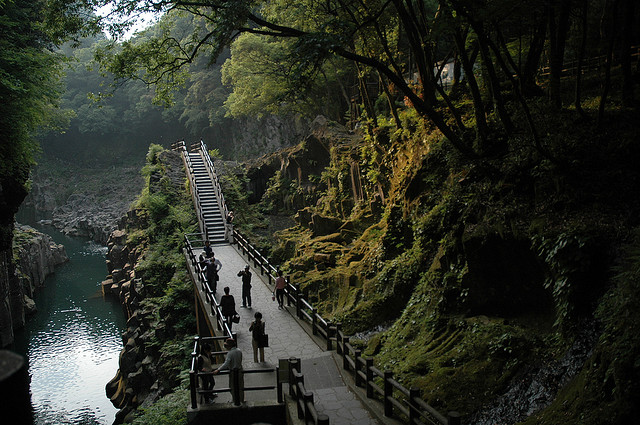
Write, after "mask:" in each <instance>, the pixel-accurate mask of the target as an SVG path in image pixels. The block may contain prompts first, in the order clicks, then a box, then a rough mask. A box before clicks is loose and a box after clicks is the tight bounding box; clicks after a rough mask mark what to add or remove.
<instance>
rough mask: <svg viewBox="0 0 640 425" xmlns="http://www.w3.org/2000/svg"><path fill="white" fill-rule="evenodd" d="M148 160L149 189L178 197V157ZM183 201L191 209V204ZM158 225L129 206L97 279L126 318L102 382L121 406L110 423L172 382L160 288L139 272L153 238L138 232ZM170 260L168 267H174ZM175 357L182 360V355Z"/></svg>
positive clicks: (181, 187)
mask: <svg viewBox="0 0 640 425" xmlns="http://www.w3.org/2000/svg"><path fill="white" fill-rule="evenodd" d="M153 164H154V165H155V166H156V167H157V170H156V171H153V172H151V175H150V176H149V186H150V187H149V193H151V194H160V193H161V192H162V191H163V190H165V189H167V187H169V186H171V187H172V188H174V190H175V191H176V192H175V193H172V194H171V195H169V194H166V193H165V194H166V196H167V198H170V199H172V200H173V201H175V200H176V198H178V197H179V196H178V195H177V192H178V191H179V192H184V191H185V186H184V179H185V178H184V176H185V175H184V170H183V169H182V159H181V157H180V155H179V154H178V153H176V152H169V151H165V152H162V153H161V154H159V155H158V158H157V159H156V160H154V162H153ZM169 182H170V183H169ZM185 197H186V194H185ZM189 201H190V200H189ZM183 202H184V201H183ZM187 205H188V207H189V208H190V207H191V203H190V202H189V203H188V204H187ZM154 217H155V219H154ZM159 225H160V223H159V222H158V217H157V216H154V215H153V213H152V212H151V213H150V212H149V211H148V210H147V209H137V208H134V209H131V210H129V211H128V212H127V214H126V216H125V217H124V218H122V219H121V220H120V221H119V222H118V228H117V229H116V230H115V231H113V232H112V233H111V235H110V236H109V240H108V242H107V247H108V253H107V269H108V271H109V275H108V277H107V279H106V280H105V281H104V282H103V283H102V289H103V293H104V294H105V295H106V296H113V297H116V298H117V299H118V300H119V302H120V304H121V305H122V309H123V312H124V314H125V318H126V319H127V328H126V330H125V331H124V332H123V333H122V338H123V349H122V351H121V353H120V359H119V369H118V371H117V373H116V375H115V376H114V378H113V379H112V380H111V381H110V382H109V383H108V384H107V386H106V394H107V397H109V399H110V400H111V402H112V403H113V405H114V406H115V407H117V408H119V409H120V410H119V412H118V413H117V414H116V420H115V423H122V422H124V421H129V420H130V419H131V418H132V415H133V412H134V410H135V409H136V408H137V407H138V406H148V405H149V404H150V403H152V402H153V401H154V400H156V399H157V398H158V397H159V396H160V395H162V394H164V393H166V392H167V390H168V388H171V387H172V385H175V384H172V383H168V382H166V379H165V378H163V376H164V375H163V373H162V369H163V368H165V367H166V366H167V360H166V353H162V354H161V353H160V350H161V348H162V343H163V342H164V341H165V340H166V339H167V336H166V335H167V334H169V333H171V332H172V330H171V329H170V327H171V326H170V325H165V323H164V320H166V317H165V315H163V313H162V312H159V310H158V309H159V306H158V305H157V304H156V301H154V297H157V296H158V293H159V292H161V290H160V289H159V288H158V282H157V281H154V280H153V279H152V278H150V277H149V276H148V275H144V271H140V270H141V269H144V266H143V265H141V263H143V262H144V260H147V259H148V257H151V256H153V254H150V253H149V252H148V251H149V250H151V251H152V250H153V249H152V248H150V247H149V245H150V244H152V242H149V240H147V239H146V238H145V237H143V236H141V234H142V233H145V232H146V231H148V229H149V228H150V227H153V228H155V229H156V230H157V227H158V226H159ZM170 227H172V228H174V227H175V224H173V222H172V224H171V226H170ZM156 236H157V235H154V236H153V237H152V238H151V239H153V238H155V237H156ZM173 263H174V262H173V261H172V262H171V264H170V265H171V266H173V265H174V264H173ZM166 274H168V275H169V278H170V277H171V273H170V272H169V271H168V270H164V273H163V275H166ZM156 280H157V279H156ZM180 356H181V360H183V359H182V353H180ZM174 378H175V377H174ZM172 379H173V378H172Z"/></svg>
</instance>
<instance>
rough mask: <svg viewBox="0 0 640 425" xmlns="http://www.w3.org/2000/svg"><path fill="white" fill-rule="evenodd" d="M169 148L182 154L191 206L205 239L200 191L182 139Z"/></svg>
mask: <svg viewBox="0 0 640 425" xmlns="http://www.w3.org/2000/svg"><path fill="white" fill-rule="evenodd" d="M171 149H173V150H176V151H179V152H180V154H181V156H182V162H183V163H184V167H185V170H186V172H187V178H188V179H189V190H190V191H191V198H192V199H193V206H194V207H195V210H196V215H197V216H198V224H199V226H200V231H201V232H202V233H204V235H205V239H208V238H209V235H208V231H207V226H206V225H205V221H204V212H203V210H202V206H201V205H200V193H199V191H198V186H197V185H196V180H195V173H194V170H193V165H192V163H191V158H189V155H187V148H186V145H185V142H184V141H179V142H176V143H174V144H173V145H171Z"/></svg>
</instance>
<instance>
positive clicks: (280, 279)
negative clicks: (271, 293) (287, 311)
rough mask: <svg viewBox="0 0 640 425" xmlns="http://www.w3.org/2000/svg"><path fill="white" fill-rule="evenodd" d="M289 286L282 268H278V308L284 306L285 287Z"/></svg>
mask: <svg viewBox="0 0 640 425" xmlns="http://www.w3.org/2000/svg"><path fill="white" fill-rule="evenodd" d="M286 286H287V281H286V280H285V278H284V277H282V270H278V277H277V278H276V299H277V300H278V309H283V308H284V288H285V287H286Z"/></svg>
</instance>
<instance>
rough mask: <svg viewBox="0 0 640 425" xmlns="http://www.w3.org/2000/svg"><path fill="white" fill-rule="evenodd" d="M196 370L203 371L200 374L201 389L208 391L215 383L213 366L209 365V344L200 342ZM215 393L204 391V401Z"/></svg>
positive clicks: (214, 395) (209, 399) (206, 401)
mask: <svg viewBox="0 0 640 425" xmlns="http://www.w3.org/2000/svg"><path fill="white" fill-rule="evenodd" d="M198 372H200V373H203V374H204V375H200V380H201V381H202V389H203V390H205V391H210V390H212V389H213V387H214V386H215V384H216V381H215V379H213V375H211V372H213V367H212V366H211V347H210V346H209V344H207V343H204V344H202V348H201V349H200V355H199V356H198ZM217 396H218V395H217V394H210V393H208V392H206V393H204V402H205V403H209V402H211V401H213V399H214V398H216V397H217Z"/></svg>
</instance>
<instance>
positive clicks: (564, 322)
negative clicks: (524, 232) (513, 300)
mask: <svg viewBox="0 0 640 425" xmlns="http://www.w3.org/2000/svg"><path fill="white" fill-rule="evenodd" d="M587 240H588V236H586V237H585V236H579V235H571V234H566V233H561V234H559V235H558V236H556V237H545V236H535V237H534V238H533V240H532V242H533V245H534V247H535V249H536V250H537V252H538V255H539V256H540V257H541V258H542V259H543V260H544V262H545V264H546V265H547V266H548V267H549V276H548V277H547V279H546V280H545V283H544V285H545V288H547V289H549V290H551V292H552V294H553V300H554V303H555V307H556V323H555V325H556V326H558V327H560V328H563V327H564V328H565V330H566V327H567V326H569V325H570V324H571V321H572V319H575V318H574V317H573V316H572V313H573V310H574V308H575V304H574V302H573V300H572V297H573V295H574V292H575V291H577V290H579V288H577V287H576V284H575V283H574V281H573V279H574V277H575V274H576V273H577V272H582V271H585V270H586V267H587V266H588V261H589V258H588V257H586V256H585V255H584V251H583V249H584V247H585V245H586V243H587Z"/></svg>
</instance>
